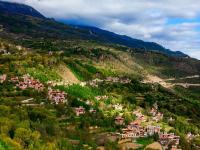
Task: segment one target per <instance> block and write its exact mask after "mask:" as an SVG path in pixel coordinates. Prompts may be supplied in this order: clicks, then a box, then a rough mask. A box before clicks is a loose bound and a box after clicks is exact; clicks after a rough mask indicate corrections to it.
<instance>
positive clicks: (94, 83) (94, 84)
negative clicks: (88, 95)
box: [87, 77, 131, 87]
mask: <svg viewBox="0 0 200 150" xmlns="http://www.w3.org/2000/svg"><path fill="white" fill-rule="evenodd" d="M102 82H112V83H122V84H126V83H130V82H131V80H130V79H128V78H120V77H107V78H105V79H98V78H97V79H94V80H91V81H88V82H87V84H88V85H90V86H92V87H98V84H99V83H102Z"/></svg>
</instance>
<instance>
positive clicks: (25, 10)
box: [0, 1, 45, 18]
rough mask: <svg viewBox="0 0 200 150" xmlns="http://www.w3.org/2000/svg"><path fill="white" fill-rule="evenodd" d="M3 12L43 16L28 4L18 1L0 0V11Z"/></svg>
mask: <svg viewBox="0 0 200 150" xmlns="http://www.w3.org/2000/svg"><path fill="white" fill-rule="evenodd" d="M5 12H7V13H13V14H23V15H29V16H33V17H38V18H45V17H44V16H43V15H42V14H41V13H39V12H38V11H37V10H35V9H34V8H32V7H30V6H27V5H24V4H19V3H10V2H4V1H0V13H5Z"/></svg>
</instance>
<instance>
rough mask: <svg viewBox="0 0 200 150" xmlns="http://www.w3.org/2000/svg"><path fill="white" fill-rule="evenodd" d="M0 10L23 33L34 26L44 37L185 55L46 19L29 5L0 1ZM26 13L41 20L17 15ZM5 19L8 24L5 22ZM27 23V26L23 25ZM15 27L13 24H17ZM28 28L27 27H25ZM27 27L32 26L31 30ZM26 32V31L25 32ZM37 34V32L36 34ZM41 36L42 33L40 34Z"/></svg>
mask: <svg viewBox="0 0 200 150" xmlns="http://www.w3.org/2000/svg"><path fill="white" fill-rule="evenodd" d="M0 10H1V12H2V14H1V15H0V23H1V24H3V25H4V26H5V28H8V29H9V30H11V31H13V30H15V29H16V28H17V29H18V30H20V28H21V30H23V31H24V33H25V34H32V32H35V31H33V30H34V28H37V29H36V30H37V32H38V31H40V30H46V31H47V32H48V34H47V35H45V36H46V37H48V35H49V37H52V36H54V37H57V36H58V37H59V38H61V37H62V38H76V39H87V40H96V41H99V42H103V43H108V44H120V45H125V46H128V47H131V48H139V49H144V50H147V51H158V52H161V53H163V54H166V55H169V56H175V57H187V55H186V54H183V53H182V52H173V51H170V50H168V49H166V48H164V47H163V46H161V45H159V44H157V43H153V42H144V41H142V40H138V39H133V38H130V37H128V36H123V35H118V34H115V33H112V32H109V31H105V30H101V29H98V28H95V27H87V26H76V25H64V24H60V23H58V22H56V21H54V20H50V19H46V18H45V17H44V16H42V15H41V14H40V13H39V12H37V11H36V10H34V9H33V8H31V7H30V6H27V5H23V4H17V3H8V2H0ZM6 13H17V16H16V17H14V16H13V18H10V15H9V14H6ZM20 14H21V15H28V16H32V17H38V18H40V19H41V20H34V18H31V20H32V21H33V22H35V24H32V23H30V17H29V19H28V22H27V18H26V17H24V16H19V15H20ZM11 19H13V21H11ZM5 20H10V22H8V21H7V23H9V24H5V22H6V21H5ZM26 23H27V26H24V25H25V24H26ZM17 24H18V26H17V27H15V25H17ZM13 28H14V29H13ZM27 28H28V29H27ZM29 28H32V29H33V30H32V31H31V30H30V29H29ZM27 32H28V33H27ZM38 35H39V34H37V36H38ZM40 36H43V35H40Z"/></svg>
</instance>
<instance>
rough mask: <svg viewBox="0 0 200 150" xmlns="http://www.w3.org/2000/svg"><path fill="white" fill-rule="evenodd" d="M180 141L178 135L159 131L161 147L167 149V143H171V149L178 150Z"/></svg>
mask: <svg viewBox="0 0 200 150" xmlns="http://www.w3.org/2000/svg"><path fill="white" fill-rule="evenodd" d="M179 141H180V136H177V135H175V134H174V133H160V134H159V142H160V144H161V145H162V147H163V149H168V148H169V145H172V150H180V149H178V148H177V147H178V145H179Z"/></svg>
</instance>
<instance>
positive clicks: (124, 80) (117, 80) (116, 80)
mask: <svg viewBox="0 0 200 150" xmlns="http://www.w3.org/2000/svg"><path fill="white" fill-rule="evenodd" d="M105 81H106V82H113V83H122V84H126V83H130V82H131V80H130V79H128V78H119V77H107V78H106V79H105Z"/></svg>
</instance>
